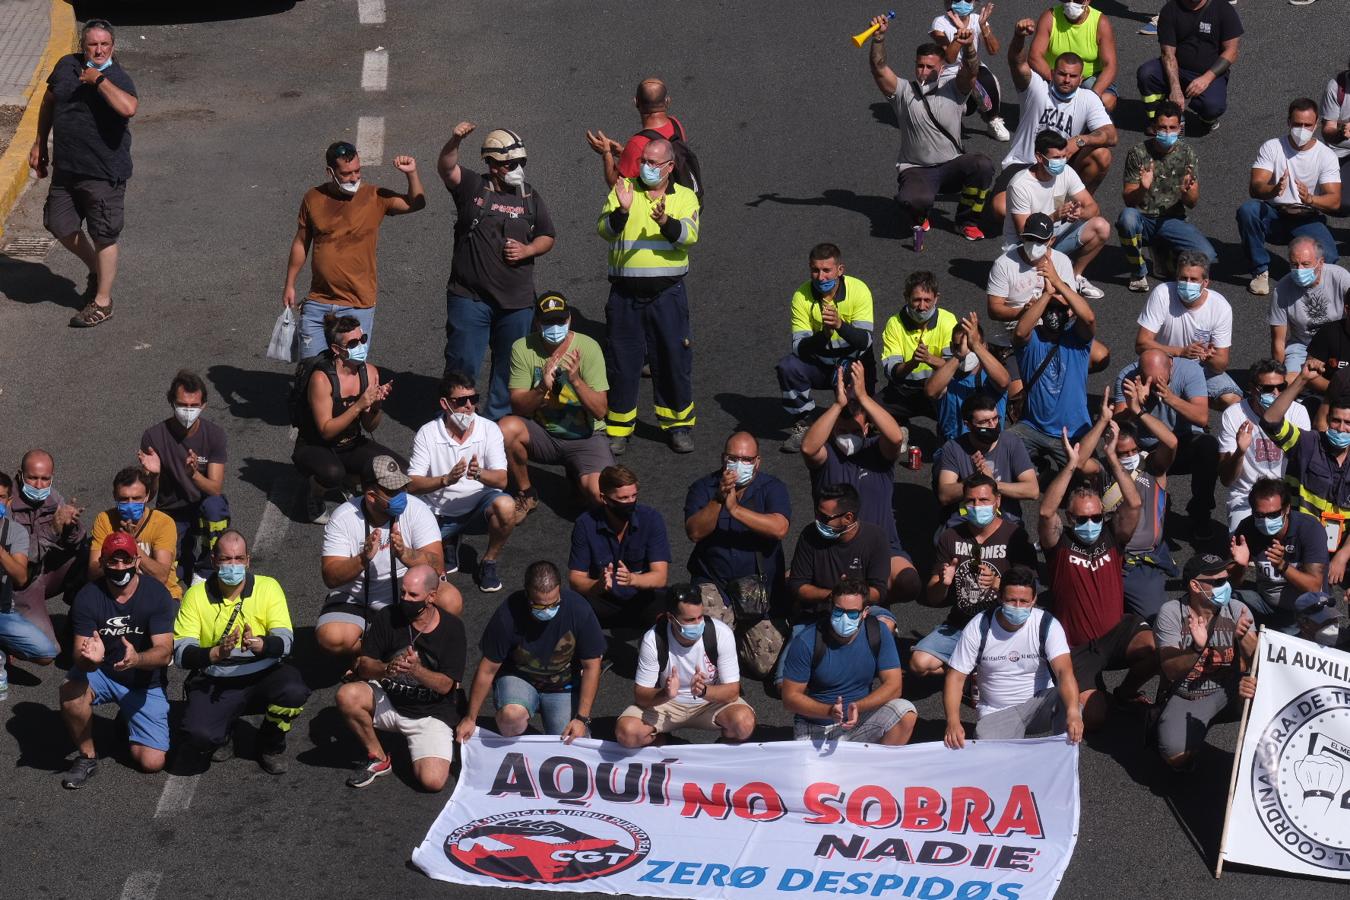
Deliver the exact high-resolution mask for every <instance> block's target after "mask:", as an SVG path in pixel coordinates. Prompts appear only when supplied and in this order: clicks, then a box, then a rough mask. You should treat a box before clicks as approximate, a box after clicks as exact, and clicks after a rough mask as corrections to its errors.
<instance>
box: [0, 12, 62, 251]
mask: <svg viewBox="0 0 1350 900" xmlns="http://www.w3.org/2000/svg"><path fill="white" fill-rule="evenodd" d="M75 34H76V32H75V12H74V10H73V9H72V8H71V6H70V3H69V2H67V0H0V106H21V107H24V108H25V111H24V114H23V118H22V119H20V120H19V125H18V128H17V129H16V130H15V132H14V135H13V136H12V138H11V140H10V143H9V147H8V148H7V149H6V150H5V153H4V155H3V156H0V235H3V234H4V221H5V219H6V218H7V217H8V216H9V211H10V210H11V209H13V207H14V203H15V201H17V200H18V199H19V195H20V194H21V193H23V189H24V187H26V186H27V184H28V180H29V172H28V150H29V148H30V147H32V145H33V139H34V137H36V135H37V113H38V106H37V102H36V101H38V100H41V98H42V86H43V82H44V80H45V79H46V77H47V73H48V71H50V70H51V67H52V66H53V65H55V63H56V61H57V60H58V59H60V58H61V56H63V55H64V54H66V53H69V52H70V51H71V50H73V49H74V48H75Z"/></svg>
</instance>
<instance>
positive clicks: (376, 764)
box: [347, 756, 394, 788]
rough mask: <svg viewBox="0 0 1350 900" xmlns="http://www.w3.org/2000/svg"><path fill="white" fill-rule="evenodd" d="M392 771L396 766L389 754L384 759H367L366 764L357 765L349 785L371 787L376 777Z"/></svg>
mask: <svg viewBox="0 0 1350 900" xmlns="http://www.w3.org/2000/svg"><path fill="white" fill-rule="evenodd" d="M392 771H394V766H393V764H391V763H390V762H389V757H387V756H386V757H385V758H384V759H370V760H367V761H366V762H365V764H364V765H361V766H357V768H356V771H355V772H353V773H352V776H351V777H350V778H348V779H347V787H354V788H363V787H369V786H370V785H372V784H374V783H375V779H376V778H379V777H381V776H383V775H388V774H389V773H390V772H392Z"/></svg>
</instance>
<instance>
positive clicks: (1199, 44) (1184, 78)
mask: <svg viewBox="0 0 1350 900" xmlns="http://www.w3.org/2000/svg"><path fill="white" fill-rule="evenodd" d="M1241 38H1242V20H1241V19H1240V18H1238V13H1237V10H1236V9H1234V8H1233V5H1232V4H1229V3H1224V2H1222V0H1168V3H1167V5H1165V6H1164V7H1163V8H1162V12H1160V13H1158V44H1159V45H1160V46H1161V48H1162V55H1161V56H1160V57H1159V58H1157V59H1150V60H1149V61H1147V62H1146V63H1144V64H1143V65H1142V66H1140V67H1139V70H1138V71H1137V72H1136V73H1135V78H1136V80H1137V81H1138V84H1139V96H1140V98H1141V99H1143V101H1144V108H1145V109H1146V111H1147V112H1148V118H1149V123H1150V124H1152V122H1153V118H1154V116H1155V115H1156V114H1157V111H1158V105H1159V104H1160V103H1161V102H1162V101H1163V100H1170V101H1172V102H1173V103H1175V104H1176V105H1177V106H1178V107H1180V108H1181V109H1182V110H1185V109H1187V108H1188V107H1189V108H1190V109H1192V110H1194V111H1195V113H1196V115H1198V116H1199V117H1200V121H1202V122H1204V123H1205V125H1206V127H1207V128H1208V129H1209V130H1210V131H1213V130H1214V129H1216V128H1218V127H1219V116H1221V115H1223V113H1224V110H1226V109H1227V108H1228V70H1229V69H1230V68H1231V67H1232V65H1233V64H1234V63H1235V62H1237V58H1238V43H1239V41H1240V39H1241Z"/></svg>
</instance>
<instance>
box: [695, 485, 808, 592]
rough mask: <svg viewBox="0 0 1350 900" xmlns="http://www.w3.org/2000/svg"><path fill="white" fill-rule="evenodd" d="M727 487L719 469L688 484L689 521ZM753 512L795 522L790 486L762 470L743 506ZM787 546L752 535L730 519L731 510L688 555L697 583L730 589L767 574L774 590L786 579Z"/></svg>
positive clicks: (747, 489)
mask: <svg viewBox="0 0 1350 900" xmlns="http://www.w3.org/2000/svg"><path fill="white" fill-rule="evenodd" d="M721 483H722V470H721V469H718V470H717V471H716V472H713V473H712V474H711V475H706V476H704V477H703V478H700V479H699V480H698V481H695V482H694V483H693V484H691V485H689V492H688V493H687V494H685V497H684V518H685V520H686V521H687V520H688V519H689V517H690V516H692V515H694V513H696V512H698V511H699V510H701V509H703V507H705V506H707V505H708V503H709V502H711V500H712V499H713V497H715V496H717V488H718V486H719V485H720V484H721ZM739 505H741V506H744V507H745V508H746V509H748V510H750V511H751V512H757V513H764V514H768V515H775V514H776V515H780V516H784V517H785V518H786V519H787V520H788V521H789V522H791V521H792V504H791V501H790V500H789V499H788V489H787V485H785V484H783V482H781V481H779V480H778V479H777V478H775V477H773V476H772V475H769V474H767V473H765V472H758V473H756V474H755V477H754V478H753V479H751V481H750V483H749V484H747V485H746V486H745V492H744V493H743V494H741V496H740V504H739ZM783 569H784V565H783V543H782V541H776V540H774V539H773V538H767V537H763V536H761V535H757V534H755V533H754V532H752V531H751V530H750V529H749V528H747V527H746V526H745V525H743V524H741V523H740V522H738V521H736V520H735V519H733V518H732V517H731V513H729V512H727V508H726V507H725V506H724V507H722V508H721V509H720V510H719V511H718V513H717V527H715V528H714V529H713V531H712V533H711V534H709V535H708V536H707V537H705V538H704V539H703V540H701V541H699V542H698V543H697V544H696V545H695V546H694V552H693V553H691V554H689V574H690V575H692V576H693V577H694V579H695V580H706V581H711V582H712V583H714V584H716V585H717V586H718V587H719V588H722V589H725V588H726V586H727V582H729V581H731V580H732V579H733V578H742V577H744V576H747V575H754V574H756V573H757V572H758V573H760V574H763V575H764V577H765V579H766V583H767V584H769V585H770V586H771V587H772V586H773V585H777V584H779V583H780V582H781V581H782V578H783Z"/></svg>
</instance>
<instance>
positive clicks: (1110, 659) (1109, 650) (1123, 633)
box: [1069, 612, 1149, 691]
mask: <svg viewBox="0 0 1350 900" xmlns="http://www.w3.org/2000/svg"><path fill="white" fill-rule="evenodd" d="M1148 630H1149V627H1148V622H1146V621H1144V620H1143V619H1142V618H1140V617H1139V616H1136V615H1135V614H1134V613H1128V612H1127V613H1126V614H1125V615H1124V616H1123V617H1121V620H1120V621H1119V622H1117V623H1116V626H1115V627H1114V628H1112V629H1111V630H1110V631H1108V632H1106V634H1104V635H1102V636H1101V637H1099V638H1095V639H1094V640H1090V641H1088V642H1087V643H1086V644H1079V645H1078V646H1077V647H1073V648H1071V649H1070V650H1069V661H1070V662H1071V663H1072V664H1073V677H1074V678H1075V679H1077V681H1078V690H1080V691H1090V690H1093V689H1094V688H1096V689H1101V688H1102V687H1103V685H1102V684H1101V683H1100V682H1101V675H1102V673H1103V672H1105V671H1107V670H1115V669H1125V668H1128V667H1129V665H1130V664H1129V661H1128V660H1127V659H1126V658H1125V653H1126V651H1127V650H1128V649H1129V647H1130V641H1132V640H1134V636H1135V635H1136V634H1138V633H1139V632H1141V631H1148Z"/></svg>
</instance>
